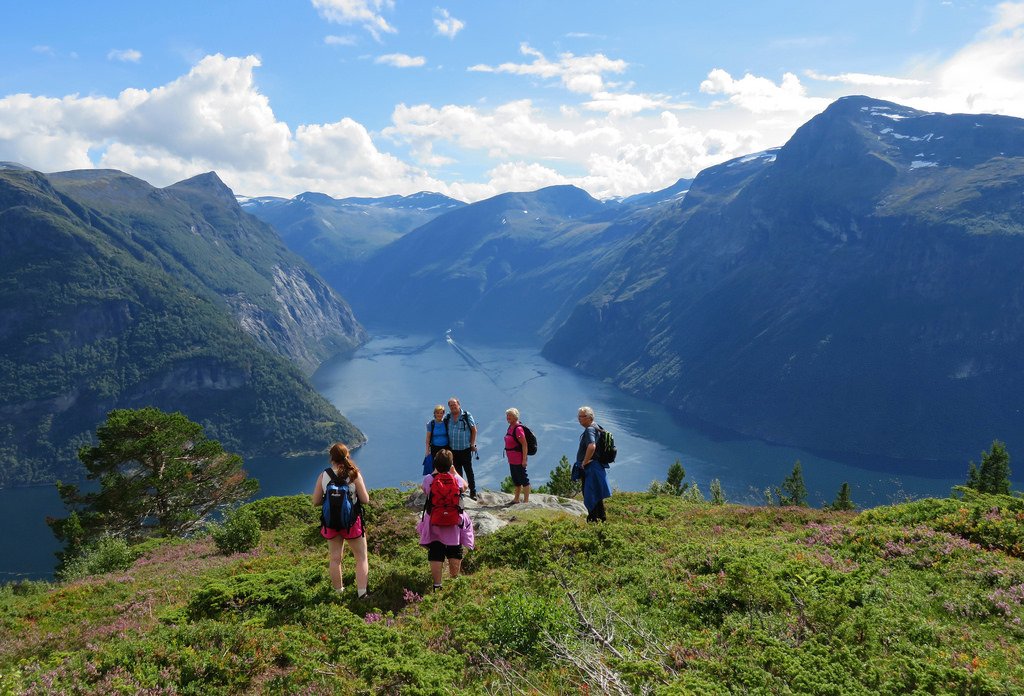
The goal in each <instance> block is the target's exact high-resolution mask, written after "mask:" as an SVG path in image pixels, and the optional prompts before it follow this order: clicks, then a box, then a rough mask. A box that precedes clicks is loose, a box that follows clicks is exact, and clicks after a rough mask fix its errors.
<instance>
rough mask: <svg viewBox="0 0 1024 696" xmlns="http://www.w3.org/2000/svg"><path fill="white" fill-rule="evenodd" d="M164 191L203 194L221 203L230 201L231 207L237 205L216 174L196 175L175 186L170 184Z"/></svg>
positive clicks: (230, 192)
mask: <svg viewBox="0 0 1024 696" xmlns="http://www.w3.org/2000/svg"><path fill="white" fill-rule="evenodd" d="M165 190H167V191H171V192H182V193H192V194H204V195H212V196H214V197H215V198H218V199H220V200H222V201H230V202H231V204H232V205H237V204H238V202H237V201H236V200H235V193H234V192H233V191H232V190H231V189H230V188H228V186H227V184H225V183H224V182H223V181H222V180H221V178H220V177H219V176H217V173H216V172H206V173H204V174H197V175H196V176H193V177H192V178H190V179H185V180H184V181H179V182H178V183H176V184H171V185H170V186H168V187H167V188H166V189H165Z"/></svg>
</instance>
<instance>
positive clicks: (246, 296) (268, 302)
mask: <svg viewBox="0 0 1024 696" xmlns="http://www.w3.org/2000/svg"><path fill="white" fill-rule="evenodd" d="M50 180H51V181H53V183H54V186H55V187H56V188H57V189H58V190H59V191H61V192H63V193H64V194H66V195H67V196H68V197H70V198H73V199H74V200H76V201H80V202H81V203H83V204H86V205H88V206H90V207H91V208H93V209H95V210H98V211H101V212H102V213H103V214H105V215H107V216H109V217H110V218H111V219H112V220H113V221H114V222H115V223H120V224H121V225H123V226H124V227H125V228H126V230H127V234H130V235H131V236H132V238H133V239H135V240H137V241H139V242H140V243H143V244H146V245H147V246H150V247H151V249H152V250H153V251H154V253H155V254H156V255H157V256H158V257H159V258H160V260H161V262H162V263H163V265H164V267H165V268H167V269H168V270H169V271H170V272H172V273H173V274H175V275H177V276H179V277H181V278H182V279H183V280H185V281H186V282H189V283H190V284H191V285H192V286H193V287H195V288H196V289H197V290H198V291H200V292H207V293H210V292H212V293H215V294H216V296H217V298H218V299H219V300H220V301H222V302H224V303H226V304H227V306H229V307H230V308H231V311H232V313H233V315H234V316H235V318H236V319H237V321H238V323H239V325H240V326H241V327H242V328H243V329H244V330H246V331H247V332H248V333H249V334H250V335H251V336H252V337H253V338H255V339H256V340H257V341H258V342H259V343H260V345H262V346H264V347H266V348H268V349H270V350H273V351H275V352H277V353H279V354H280V355H283V356H284V357H286V358H288V359H289V360H292V361H294V362H295V363H296V364H298V365H299V366H300V367H301V368H302V369H303V370H304V371H305V372H307V373H311V372H312V371H313V370H315V369H316V368H317V366H319V364H320V363H321V362H323V361H324V360H326V359H327V358H330V357H332V356H334V355H337V354H339V353H346V352H351V351H352V350H354V349H355V348H357V347H358V346H360V345H361V344H362V343H364V342H365V341H366V339H367V335H366V332H365V330H364V329H363V327H362V326H360V324H359V322H358V321H356V319H355V316H354V315H353V314H352V310H351V308H350V307H349V306H348V303H347V302H345V300H344V299H342V298H341V297H340V296H339V295H338V294H337V293H335V292H334V291H332V290H331V289H330V288H329V287H328V286H327V285H326V284H325V283H324V281H323V280H322V279H321V278H320V277H319V276H318V275H317V274H316V272H315V271H314V270H313V269H312V268H311V267H310V266H309V264H307V263H306V262H305V261H303V260H302V259H301V258H300V257H298V256H296V255H295V254H293V253H291V252H289V251H288V250H287V249H286V248H285V246H284V244H283V243H282V242H281V240H280V238H278V236H277V234H276V233H275V232H274V231H273V229H271V228H270V227H269V226H268V225H266V224H265V223H262V222H260V221H259V220H257V219H255V218H253V217H251V216H250V215H248V214H247V213H245V212H244V211H243V210H242V209H241V208H240V207H239V205H238V203H237V201H236V199H235V196H234V194H233V193H232V192H231V190H230V189H229V188H228V187H227V186H225V185H224V184H223V182H221V180H220V179H219V178H218V177H217V175H216V174H214V173H212V172H211V173H207V174H202V175H199V176H196V177H193V178H191V179H188V180H186V181H182V182H179V183H177V184H174V185H173V186H169V187H167V188H166V189H154V188H153V187H151V186H149V184H147V183H146V182H144V181H140V180H139V179H135V178H134V177H130V176H128V175H126V174H123V173H121V172H95V171H82V172H67V173H62V174H55V175H50Z"/></svg>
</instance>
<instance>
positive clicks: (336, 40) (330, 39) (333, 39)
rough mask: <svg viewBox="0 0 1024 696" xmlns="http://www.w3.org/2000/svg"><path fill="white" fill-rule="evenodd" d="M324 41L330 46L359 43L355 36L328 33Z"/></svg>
mask: <svg viewBox="0 0 1024 696" xmlns="http://www.w3.org/2000/svg"><path fill="white" fill-rule="evenodd" d="M324 43H325V44H327V45H328V46H355V45H356V43H357V40H356V37H354V36H336V35H334V34H328V35H327V36H325V37H324Z"/></svg>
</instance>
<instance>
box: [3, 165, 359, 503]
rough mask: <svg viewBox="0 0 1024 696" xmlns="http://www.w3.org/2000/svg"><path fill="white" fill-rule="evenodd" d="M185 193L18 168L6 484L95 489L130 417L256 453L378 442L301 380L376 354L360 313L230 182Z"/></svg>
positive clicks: (9, 190) (6, 320)
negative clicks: (111, 427) (185, 421)
mask: <svg viewBox="0 0 1024 696" xmlns="http://www.w3.org/2000/svg"><path fill="white" fill-rule="evenodd" d="M171 189H174V187H170V188H169V189H153V188H152V187H150V186H149V185H148V184H146V183H145V182H142V181H139V180H138V179H133V178H132V177H128V176H126V175H124V174H122V173H120V172H73V173H68V174H63V175H51V176H49V177H46V176H43V175H41V174H39V173H37V172H31V171H27V170H17V169H3V170H0V245H2V246H3V248H4V254H3V255H2V256H0V278H3V280H2V281H0V485H10V484H14V483H40V482H45V481H52V480H53V479H54V478H61V479H64V480H71V479H75V478H77V477H78V476H79V475H80V471H79V469H78V465H77V461H76V457H75V453H76V450H77V447H78V446H79V445H81V444H84V443H85V442H87V441H88V440H89V439H90V437H91V435H92V433H93V432H94V430H95V428H96V426H97V425H98V424H99V423H100V422H101V421H102V420H103V418H104V417H105V414H106V413H107V412H108V411H109V410H111V409H113V408H123V407H138V406H146V405H152V406H157V407H159V408H163V409H165V410H178V411H182V412H183V413H185V414H186V415H187V416H189V417H190V418H192V419H193V420H195V421H197V422H199V423H201V424H202V425H203V426H204V427H205V428H206V430H207V433H208V435H210V436H211V437H214V438H215V439H219V440H221V441H222V442H223V443H224V445H225V447H227V448H228V449H229V450H233V451H237V452H240V453H242V454H252V453H260V454H264V455H265V454H271V453H289V452H310V451H321V450H322V449H323V448H324V447H325V446H326V445H327V444H328V443H329V442H331V441H332V440H344V441H346V442H348V443H349V444H350V445H358V444H361V443H362V442H363V441H365V438H364V437H363V435H362V434H361V433H360V432H359V431H358V430H357V429H356V428H355V427H354V426H353V425H352V424H351V423H349V422H348V421H347V420H346V419H345V418H344V416H342V415H341V414H340V413H338V411H337V410H336V409H335V408H334V407H333V406H331V405H330V404H329V403H328V402H327V401H326V400H324V399H323V397H321V396H320V395H318V394H317V393H316V392H315V391H314V390H313V388H312V387H311V386H310V385H309V383H308V382H307V381H306V379H305V377H304V376H303V374H302V372H301V370H300V368H299V366H301V367H302V368H303V369H305V370H306V371H309V370H311V369H313V368H314V367H315V366H316V364H318V363H319V361H320V360H322V359H323V358H325V357H328V356H330V355H333V354H336V353H337V352H340V351H344V350H350V349H351V348H352V347H354V346H355V345H358V344H359V342H361V341H362V340H364V337H365V333H364V332H363V329H362V328H361V327H360V326H359V324H358V323H356V322H355V320H354V318H353V317H352V314H351V310H349V308H348V306H347V305H346V304H345V303H344V301H343V300H341V299H340V298H338V297H337V296H336V295H335V294H334V293H333V292H332V291H331V290H330V289H329V288H328V287H327V286H326V285H325V284H324V283H323V282H322V281H321V280H320V279H319V278H318V277H317V276H316V274H315V273H314V272H313V271H312V270H311V269H310V268H309V267H308V266H307V265H306V264H305V263H304V262H302V261H301V260H300V259H298V258H296V257H294V256H293V255H291V254H290V253H289V252H287V250H286V249H284V248H283V246H282V245H281V244H280V242H279V241H276V239H275V237H274V236H273V233H272V231H271V230H269V228H267V227H266V226H265V225H263V224H262V223H259V222H258V221H256V220H254V219H252V218H251V217H250V216H248V215H246V214H244V213H242V212H241V211H240V210H239V209H238V206H237V204H236V203H235V201H234V197H233V195H231V193H230V191H227V189H226V188H225V187H223V185H222V184H219V180H216V177H213V176H207V177H203V178H200V179H199V180H198V181H192V182H186V184H185V185H179V187H178V188H177V189H176V190H171ZM222 189H223V190H222ZM246 312H250V315H249V316H252V317H255V319H254V320H253V321H251V322H247V321H246V316H247V315H246ZM247 324H248V325H247Z"/></svg>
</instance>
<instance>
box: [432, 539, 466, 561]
mask: <svg viewBox="0 0 1024 696" xmlns="http://www.w3.org/2000/svg"><path fill="white" fill-rule="evenodd" d="M446 558H458V559H460V560H461V559H462V546H460V545H459V544H455V545H454V546H447V545H445V544H444V543H442V542H440V541H432V542H430V543H429V544H427V560H428V561H443V560H444V559H446Z"/></svg>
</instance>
